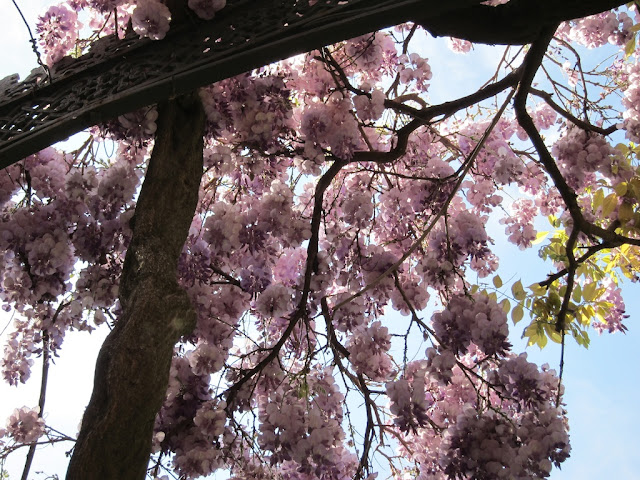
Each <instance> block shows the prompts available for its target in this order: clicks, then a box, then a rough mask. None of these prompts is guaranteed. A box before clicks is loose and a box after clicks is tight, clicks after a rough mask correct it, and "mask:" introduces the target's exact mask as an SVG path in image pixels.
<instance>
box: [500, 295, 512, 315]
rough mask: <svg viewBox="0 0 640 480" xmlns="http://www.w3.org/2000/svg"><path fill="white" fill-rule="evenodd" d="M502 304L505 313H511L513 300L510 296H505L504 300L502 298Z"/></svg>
mask: <svg viewBox="0 0 640 480" xmlns="http://www.w3.org/2000/svg"><path fill="white" fill-rule="evenodd" d="M500 306H501V307H502V311H503V312H504V313H509V310H511V302H510V301H509V299H508V298H505V299H504V300H502V301H501V302H500Z"/></svg>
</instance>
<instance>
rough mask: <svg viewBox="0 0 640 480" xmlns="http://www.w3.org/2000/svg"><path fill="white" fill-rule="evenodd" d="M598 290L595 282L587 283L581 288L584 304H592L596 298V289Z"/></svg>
mask: <svg viewBox="0 0 640 480" xmlns="http://www.w3.org/2000/svg"><path fill="white" fill-rule="evenodd" d="M597 288H598V284H597V283H596V282H591V283H587V284H586V285H585V286H584V287H583V288H582V297H583V298H584V300H585V301H586V302H593V300H594V299H595V298H596V289H597Z"/></svg>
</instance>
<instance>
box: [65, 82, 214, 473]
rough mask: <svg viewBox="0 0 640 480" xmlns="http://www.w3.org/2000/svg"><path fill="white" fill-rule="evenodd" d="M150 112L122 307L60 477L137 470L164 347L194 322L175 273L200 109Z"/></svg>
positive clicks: (164, 368) (189, 215)
mask: <svg viewBox="0 0 640 480" xmlns="http://www.w3.org/2000/svg"><path fill="white" fill-rule="evenodd" d="M158 113H159V118H158V130H157V134H156V141H155V146H154V149H153V153H152V155H151V159H150V161H149V168H148V170H147V174H146V177H145V180H144V183H143V186H142V190H141V193H140V197H139V199H138V203H137V206H136V211H135V215H134V217H133V236H132V239H131V243H130V245H129V248H128V250H127V254H126V257H125V262H124V268H123V273H122V278H121V281H120V293H119V299H120V303H121V305H122V309H123V313H122V315H121V317H120V319H119V320H118V322H117V324H116V326H115V328H114V329H113V331H112V332H111V333H110V334H109V336H108V337H107V339H106V340H105V342H104V344H103V346H102V348H101V350H100V354H99V356H98V360H97V364H96V372H95V379H94V387H93V393H92V395H91V400H90V402H89V405H88V407H87V409H86V411H85V413H84V417H83V419H82V426H81V429H80V433H79V435H78V440H77V443H76V446H75V449H74V452H73V456H72V458H71V462H70V464H69V469H68V472H67V477H66V478H67V480H94V479H95V480H116V479H117V480H137V479H140V480H142V479H143V478H144V477H145V473H146V468H147V464H148V462H149V455H150V449H151V438H152V434H153V425H154V421H155V417H156V414H157V413H158V411H159V409H160V407H161V406H162V402H163V400H164V397H165V393H166V389H167V383H168V377H169V368H170V366H171V358H172V355H173V348H174V345H175V343H176V342H177V341H178V340H179V338H180V336H182V335H184V334H186V333H189V332H190V331H191V330H192V329H193V328H194V326H195V321H196V314H195V312H194V310H193V308H192V306H191V303H190V302H189V299H188V297H187V294H186V292H185V291H184V290H183V289H182V288H180V286H179V285H178V283H177V278H176V274H177V272H176V270H177V264H178V258H179V256H180V253H181V251H182V248H183V246H184V242H185V240H186V237H187V234H188V231H189V226H190V225H191V220H192V219H193V215H194V212H195V209H196V206H197V202H198V190H199V185H200V179H201V177H202V168H203V166H202V149H203V134H204V111H203V108H202V104H201V102H200V99H199V98H198V95H197V94H191V95H185V96H182V97H178V98H176V99H173V100H169V101H167V102H164V103H163V104H161V105H159V106H158Z"/></svg>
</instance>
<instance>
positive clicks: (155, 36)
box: [131, 0, 171, 40]
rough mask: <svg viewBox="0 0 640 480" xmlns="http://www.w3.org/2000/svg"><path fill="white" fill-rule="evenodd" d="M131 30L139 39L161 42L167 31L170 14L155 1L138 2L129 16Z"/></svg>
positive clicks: (162, 5) (144, 0) (164, 6)
mask: <svg viewBox="0 0 640 480" xmlns="http://www.w3.org/2000/svg"><path fill="white" fill-rule="evenodd" d="M131 22H132V24H133V30H134V31H135V32H136V33H137V34H138V35H140V37H149V38H150V39H151V40H162V39H163V38H164V37H165V35H166V34H167V32H168V31H169V23H170V22H171V12H170V11H169V9H168V8H167V7H166V5H164V4H162V3H160V2H158V1H157V0H139V1H138V5H137V6H136V9H135V10H134V11H133V15H131Z"/></svg>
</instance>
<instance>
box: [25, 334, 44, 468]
mask: <svg viewBox="0 0 640 480" xmlns="http://www.w3.org/2000/svg"><path fill="white" fill-rule="evenodd" d="M48 380H49V331H48V330H46V329H45V330H43V331H42V379H41V380H40V398H39V399H38V407H40V412H38V416H39V417H40V418H42V413H43V412H44V403H45V400H46V398H47V382H48ZM35 454H36V442H33V443H32V444H31V445H29V451H28V452H27V458H26V459H25V462H24V469H23V470H22V477H21V478H22V480H27V478H28V476H29V470H30V469H31V464H32V463H33V457H34V456H35Z"/></svg>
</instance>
